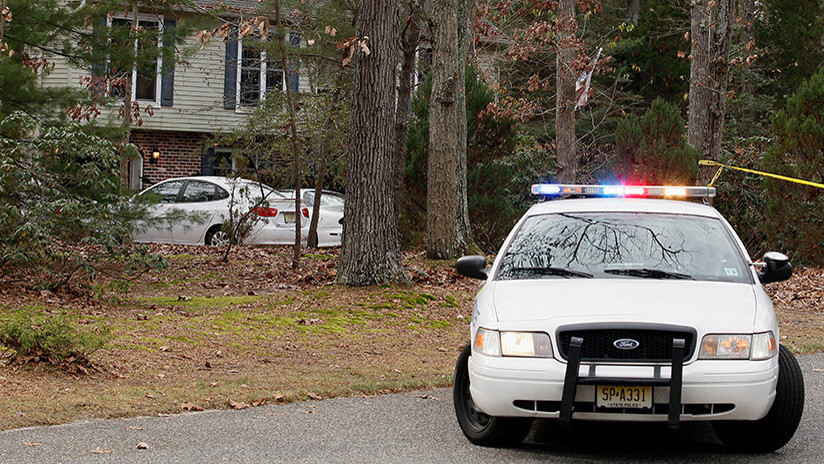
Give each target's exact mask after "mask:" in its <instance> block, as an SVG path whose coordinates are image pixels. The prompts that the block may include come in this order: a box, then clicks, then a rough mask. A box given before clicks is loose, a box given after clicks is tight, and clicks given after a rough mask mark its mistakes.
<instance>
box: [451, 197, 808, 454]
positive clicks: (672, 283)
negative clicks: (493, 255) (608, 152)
mask: <svg viewBox="0 0 824 464" xmlns="http://www.w3.org/2000/svg"><path fill="white" fill-rule="evenodd" d="M533 193H536V194H541V195H544V196H545V197H556V198H558V199H556V200H554V201H545V202H541V203H539V204H537V205H535V206H533V207H532V208H530V209H529V211H527V213H526V214H525V215H524V216H523V218H521V220H520V221H519V222H518V224H517V225H516V226H515V227H514V229H513V230H512V232H511V233H510V234H509V236H508V237H507V239H506V240H505V241H504V244H503V247H502V248H501V250H500V252H499V253H498V257H497V259H496V260H495V262H494V263H493V264H492V267H491V268H489V269H487V268H486V259H485V258H484V257H482V256H467V257H464V258H461V259H460V260H459V261H458V264H457V270H458V272H459V273H460V274H461V275H464V276H467V277H474V278H477V279H482V280H484V281H485V282H484V284H483V285H482V287H481V288H480V289H479V291H478V294H477V296H476V299H475V306H474V309H473V314H472V324H471V343H469V344H467V346H466V347H465V348H464V350H463V352H462V353H461V356H460V358H459V359H458V363H457V367H456V369H455V386H454V400H455V411H456V414H457V417H458V422H459V423H460V426H461V428H462V430H463V432H464V434H465V435H466V436H467V438H469V440H470V441H471V442H473V443H475V444H478V445H484V446H506V445H511V444H515V443H518V442H520V441H521V440H523V438H524V437H525V436H526V434H527V433H528V431H529V428H530V425H531V421H532V419H533V418H552V419H557V420H558V421H559V422H560V424H561V425H562V426H568V425H569V424H570V423H571V422H572V421H573V420H576V421H577V420H599V421H650V422H666V423H667V424H668V425H669V427H671V428H677V427H678V426H679V423H680V422H681V421H713V425H714V428H715V430H716V433H717V434H718V436H719V438H720V439H721V441H722V442H723V443H724V444H726V445H727V446H730V447H732V448H735V449H739V450H744V451H773V450H776V449H778V448H780V447H782V446H784V445H785V444H786V443H787V442H788V441H789V440H790V439H791V438H792V436H793V434H794V433H795V430H796V428H797V427H798V423H799V421H800V419H801V414H802V411H803V407H804V383H803V378H802V374H801V370H800V368H799V366H798V363H797V361H796V360H795V357H794V356H793V355H792V353H790V351H789V350H787V349H786V348H785V347H783V346H779V345H778V340H779V330H778V324H777V321H776V317H775V313H774V311H773V306H772V302H771V301H770V299H769V297H768V296H767V294H766V293H765V292H764V289H763V287H762V284H766V283H769V282H776V281H780V280H786V279H788V278H789V277H790V275H791V274H792V266H791V265H790V263H789V260H788V259H787V257H786V256H784V255H782V254H780V253H775V252H770V253H766V254H765V255H764V258H763V261H764V262H763V263H753V262H752V261H751V260H750V258H749V256H748V254H747V251H746V249H745V248H744V245H743V244H742V243H741V240H740V239H739V238H738V236H737V235H736V234H735V232H734V231H733V229H732V227H730V225H729V223H727V221H726V220H724V218H723V217H722V216H721V215H720V214H719V213H718V211H716V210H715V209H714V208H712V207H711V206H708V205H705V204H701V203H697V202H690V201H677V200H684V199H701V198H708V197H711V196H714V194H715V189H714V188H711V187H650V186H584V185H547V184H539V185H535V186H533ZM570 197H571V198H570Z"/></svg>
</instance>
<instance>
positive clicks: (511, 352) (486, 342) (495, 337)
mask: <svg viewBox="0 0 824 464" xmlns="http://www.w3.org/2000/svg"><path fill="white" fill-rule="evenodd" d="M473 346H474V348H475V351H478V352H480V353H482V354H485V355H487V356H501V355H503V356H522V357H539V358H549V357H552V345H551V343H550V341H549V335H547V334H545V333H540V332H498V331H497V330H488V329H484V328H479V329H478V331H477V332H475V341H474V343H473Z"/></svg>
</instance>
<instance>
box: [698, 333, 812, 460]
mask: <svg viewBox="0 0 824 464" xmlns="http://www.w3.org/2000/svg"><path fill="white" fill-rule="evenodd" d="M803 412H804V376H803V374H802V373H801V367H800V366H799V365H798V361H797V360H796V359H795V356H793V354H792V353H791V352H790V350H788V349H787V348H785V347H784V346H779V347H778V384H777V385H776V387H775V401H774V402H773V405H772V407H771V408H770V412H768V413H767V416H766V417H764V418H763V419H761V420H757V421H752V422H744V421H720V422H713V428H714V429H715V433H716V435H718V438H719V439H720V440H721V442H722V443H724V445H726V446H728V447H729V448H732V449H734V450H736V451H744V452H749V453H771V452H773V451H775V450H777V449H779V448H781V447H782V446H784V445H786V444H787V442H789V441H790V439H791V438H792V437H793V435H794V434H795V431H796V429H797V428H798V424H799V422H801V415H802V413H803Z"/></svg>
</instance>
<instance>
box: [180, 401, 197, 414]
mask: <svg viewBox="0 0 824 464" xmlns="http://www.w3.org/2000/svg"><path fill="white" fill-rule="evenodd" d="M180 409H182V410H184V411H189V412H193V411H203V408H201V407H200V406H198V405H196V404H194V403H189V402H186V403H182V404H181V405H180Z"/></svg>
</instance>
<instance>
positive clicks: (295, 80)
mask: <svg viewBox="0 0 824 464" xmlns="http://www.w3.org/2000/svg"><path fill="white" fill-rule="evenodd" d="M289 43H291V44H292V45H294V46H296V47H300V32H297V31H292V32H290V33H289ZM299 65H300V61H299V60H293V61H292V62H291V63H289V69H290V70H291V71H289V81H290V83H291V84H292V93H298V90H299V89H300V80H299V77H298V72H297V69H298V66H299Z"/></svg>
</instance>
